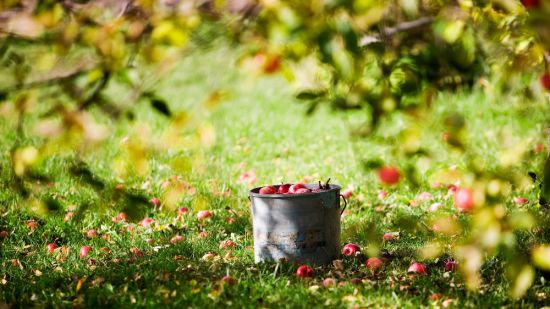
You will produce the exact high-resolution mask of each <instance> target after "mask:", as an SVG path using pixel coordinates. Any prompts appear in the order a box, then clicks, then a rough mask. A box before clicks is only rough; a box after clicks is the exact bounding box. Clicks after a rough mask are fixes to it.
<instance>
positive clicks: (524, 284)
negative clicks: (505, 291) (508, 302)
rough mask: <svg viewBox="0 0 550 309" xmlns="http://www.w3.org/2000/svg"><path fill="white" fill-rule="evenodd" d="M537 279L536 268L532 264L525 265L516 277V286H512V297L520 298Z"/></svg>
mask: <svg viewBox="0 0 550 309" xmlns="http://www.w3.org/2000/svg"><path fill="white" fill-rule="evenodd" d="M534 279H535V270H534V269H533V267H531V265H524V266H523V268H522V269H521V271H520V272H519V274H518V275H517V277H516V279H515V280H514V286H513V288H512V291H511V293H512V297H514V298H520V297H522V296H523V295H524V294H525V292H527V290H528V289H529V288H530V287H531V285H532V284H533V280H534Z"/></svg>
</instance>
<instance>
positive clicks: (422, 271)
mask: <svg viewBox="0 0 550 309" xmlns="http://www.w3.org/2000/svg"><path fill="white" fill-rule="evenodd" d="M407 272H408V273H414V274H419V275H426V274H428V271H427V268H426V265H425V264H424V263H419V262H414V263H412V264H411V266H409V269H407Z"/></svg>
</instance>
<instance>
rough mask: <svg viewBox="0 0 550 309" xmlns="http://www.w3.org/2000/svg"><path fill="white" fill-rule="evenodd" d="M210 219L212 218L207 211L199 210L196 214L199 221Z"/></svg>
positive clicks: (210, 213)
mask: <svg viewBox="0 0 550 309" xmlns="http://www.w3.org/2000/svg"><path fill="white" fill-rule="evenodd" d="M210 217H212V212H210V211H209V210H201V211H199V212H198V213H197V218H199V220H204V219H207V218H210Z"/></svg>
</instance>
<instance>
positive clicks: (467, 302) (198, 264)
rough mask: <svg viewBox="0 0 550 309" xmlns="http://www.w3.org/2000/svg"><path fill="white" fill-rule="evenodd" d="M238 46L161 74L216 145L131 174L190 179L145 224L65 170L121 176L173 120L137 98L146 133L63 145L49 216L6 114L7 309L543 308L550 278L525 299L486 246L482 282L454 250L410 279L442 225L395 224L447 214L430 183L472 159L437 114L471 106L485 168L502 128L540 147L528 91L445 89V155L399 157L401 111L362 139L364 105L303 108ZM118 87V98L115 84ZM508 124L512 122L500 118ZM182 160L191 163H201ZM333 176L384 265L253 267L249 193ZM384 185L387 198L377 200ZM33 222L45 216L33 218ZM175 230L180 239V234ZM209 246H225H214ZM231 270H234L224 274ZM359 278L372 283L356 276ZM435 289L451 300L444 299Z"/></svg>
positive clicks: (446, 202) (529, 164)
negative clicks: (390, 181) (381, 174)
mask: <svg viewBox="0 0 550 309" xmlns="http://www.w3.org/2000/svg"><path fill="white" fill-rule="evenodd" d="M236 58H237V54H236V52H235V51H234V50H232V49H230V48H226V47H220V48H216V49H213V50H210V51H208V52H201V53H194V54H192V55H191V56H189V57H188V58H186V59H185V61H183V62H182V63H180V64H178V66H177V67H176V69H174V70H172V71H171V72H170V73H169V74H168V75H167V76H165V78H164V79H163V80H162V82H160V83H158V84H157V85H156V89H157V91H158V93H159V94H160V95H161V96H163V97H164V98H166V99H167V101H168V102H169V104H170V106H171V108H172V109H173V110H175V111H193V114H192V115H193V116H192V120H191V122H193V123H194V122H197V123H198V126H199V127H201V128H203V130H205V131H204V132H207V133H205V134H206V137H205V138H206V139H208V137H211V134H210V133H208V132H211V131H210V129H209V128H211V127H213V128H214V129H215V130H214V132H215V143H213V144H212V145H210V146H209V147H206V146H205V147H201V148H195V149H193V150H185V149H182V150H173V149H172V150H170V149H168V150H160V151H155V152H152V153H149V154H148V156H149V163H148V167H147V169H148V170H149V173H147V175H146V176H140V175H139V172H140V171H139V170H138V171H136V173H135V175H130V176H129V177H126V178H125V181H124V187H125V188H127V189H129V190H135V191H141V192H144V193H145V194H146V196H147V197H148V198H150V197H158V198H160V199H161V201H164V200H165V199H166V198H167V197H166V194H165V193H166V192H165V191H166V190H165V189H163V188H162V184H163V183H164V182H165V181H167V180H169V181H170V183H171V185H178V184H179V185H181V186H183V187H184V188H185V190H184V191H185V192H184V193H183V194H180V195H178V197H177V206H178V207H187V208H189V210H190V211H189V212H188V213H187V214H184V215H183V216H180V217H178V216H177V213H176V210H175V209H168V207H165V206H164V205H163V206H162V207H161V208H162V209H161V210H158V209H155V208H154V207H153V206H150V207H149V208H147V209H146V210H144V211H143V213H142V214H141V215H142V217H145V216H146V217H149V218H151V219H152V220H153V221H152V222H153V223H152V224H151V225H150V226H148V227H142V226H140V225H139V220H137V221H131V222H126V221H123V222H113V221H112V218H113V217H116V216H117V214H118V213H119V211H120V210H121V209H124V207H128V205H121V204H120V203H119V202H117V200H115V199H112V200H109V199H105V198H99V197H98V194H97V192H96V191H95V190H94V189H93V188H91V187H90V186H86V185H83V184H82V183H81V182H79V181H78V180H77V179H75V177H74V176H71V175H70V173H68V166H67V165H66V164H65V163H64V162H67V159H69V161H71V158H72V159H74V158H75V157H77V156H78V157H80V158H81V159H82V160H83V161H85V162H87V163H88V165H89V167H90V169H91V170H92V171H93V172H94V174H95V175H96V176H97V177H99V178H101V179H103V180H104V181H105V183H107V184H109V185H115V184H117V183H120V182H121V179H120V176H117V174H116V173H115V172H114V171H115V170H116V169H115V168H114V166H115V165H116V162H117V160H118V159H119V158H120V157H121V156H122V155H124V153H123V150H121V148H124V147H122V146H119V145H123V144H124V143H135V144H136V145H149V144H154V143H155V142H156V140H157V138H159V136H161V132H164V131H165V130H167V129H168V124H167V121H166V120H165V118H163V116H162V115H160V114H158V113H156V112H154V111H152V110H151V109H150V107H149V106H148V105H146V104H141V105H139V106H137V107H136V109H135V114H136V119H137V120H139V122H140V123H142V124H147V126H148V129H147V130H145V129H143V128H141V129H140V130H141V131H139V132H142V133H140V134H130V133H129V132H130V129H131V128H134V129H135V126H134V125H133V124H132V123H130V122H128V121H125V120H124V121H121V122H120V123H118V124H117V125H116V127H115V130H114V131H113V132H109V133H108V134H109V137H108V139H107V141H106V142H105V143H104V144H102V145H101V146H100V147H90V149H89V151H86V152H81V153H79V154H75V153H73V152H71V151H70V150H68V151H67V152H65V153H64V154H63V155H58V156H56V157H54V158H50V159H47V160H45V161H44V162H42V163H41V164H40V166H38V167H37V169H38V170H39V171H40V172H41V173H42V174H44V175H47V176H48V177H50V178H51V179H52V184H51V185H50V186H48V187H47V188H46V189H35V190H37V191H36V194H38V195H43V196H48V195H49V196H50V197H51V198H52V199H53V200H55V201H57V202H59V203H60V204H61V205H62V206H63V209H61V210H60V211H58V212H56V213H54V214H53V215H49V216H45V217H40V216H37V215H35V214H33V213H32V212H30V211H28V207H25V204H24V203H23V202H22V201H21V200H20V198H19V197H17V196H16V195H15V194H14V193H13V191H12V186H11V184H12V180H11V179H10V178H9V172H8V171H9V156H10V148H11V147H12V145H13V143H14V141H15V133H14V125H15V123H14V121H13V120H12V119H7V118H5V117H3V116H1V115H0V117H2V118H0V134H1V140H2V141H3V142H2V143H1V144H0V176H1V182H0V209H2V212H1V214H0V230H4V231H7V232H8V234H7V236H5V237H3V238H0V307H2V304H3V303H4V304H7V305H8V306H9V305H12V306H13V307H31V306H32V307H42V306H46V307H49V306H60V307H70V306H89V307H99V306H113V307H121V306H130V305H139V306H145V307H156V306H164V305H166V306H173V307H182V306H184V307H188V306H189V307H199V308H206V307H219V306H229V307H238V308H241V307H246V308H248V307H254V308H255V307H268V308H269V307H277V308H278V307H308V308H311V307H312V306H322V305H325V306H331V307H333V306H334V307H348V306H351V307H354V306H358V307H395V308H404V307H411V308H412V307H420V306H425V307H430V306H451V307H475V308H478V307H490V308H495V307H501V306H505V307H519V306H522V307H523V306H524V307H537V308H538V307H541V306H543V305H544V304H545V303H547V302H548V300H546V295H548V294H549V293H550V287H549V286H548V284H547V283H546V281H545V279H544V278H543V276H542V274H539V273H538V274H537V276H536V278H535V282H534V285H533V286H532V287H531V288H530V289H529V291H528V292H527V294H526V296H525V297H524V298H522V299H518V300H513V299H511V298H510V297H509V296H508V290H509V283H508V281H507V279H506V273H505V271H504V269H505V265H502V263H501V261H500V260H499V259H498V258H490V259H489V261H488V262H487V263H486V264H485V265H484V266H483V268H482V279H483V282H482V284H481V287H480V288H479V289H478V290H476V291H468V290H467V289H466V288H465V286H464V283H463V280H462V277H461V274H460V273H459V272H447V273H445V272H444V270H443V258H440V259H425V260H422V261H423V262H425V263H426V264H427V266H428V275H427V276H417V277H411V276H409V275H407V273H406V270H407V268H408V266H409V265H410V264H411V263H412V261H414V260H419V258H418V256H417V255H416V249H418V248H420V247H421V246H422V245H423V244H425V243H426V242H427V241H429V240H430V239H431V238H434V233H433V232H431V231H429V230H428V229H425V228H424V229H418V228H414V229H409V228H406V227H405V226H404V225H403V224H402V222H401V221H400V218H402V217H403V216H405V217H407V218H408V219H409V221H411V220H412V221H413V222H415V224H416V225H419V226H421V225H422V224H426V222H427V219H428V218H429V217H430V216H431V211H430V207H432V206H433V204H434V203H440V204H441V205H440V206H439V210H438V211H440V212H444V213H449V214H453V213H456V211H455V210H454V208H453V204H452V198H451V197H450V196H449V195H448V194H447V189H446V188H433V187H432V186H431V184H432V183H433V182H434V179H435V178H434V177H435V175H436V174H437V172H438V171H440V170H448V169H449V168H451V169H457V170H460V169H461V168H462V167H464V166H465V165H464V164H465V161H464V160H465V156H464V154H462V153H458V152H455V151H452V150H450V149H449V148H448V147H447V146H445V143H444V141H443V140H442V138H441V135H442V133H443V128H442V127H441V122H442V119H443V117H445V115H446V114H447V113H448V112H449V111H458V112H461V113H463V114H464V115H465V116H466V123H467V128H468V130H467V134H468V136H467V137H468V141H469V147H470V148H469V152H468V154H469V155H477V156H478V157H479V158H481V161H480V164H482V165H483V166H485V167H488V168H490V167H491V166H493V165H494V162H495V161H496V160H498V159H499V158H501V157H502V153H501V152H499V149H500V148H499V147H501V146H502V144H501V139H499V137H501V136H506V137H507V138H508V140H509V142H510V143H511V144H516V145H517V144H521V145H523V146H524V147H530V148H531V147H533V145H535V144H536V143H540V142H542V141H541V140H538V136H539V135H540V134H539V132H540V131H541V130H543V129H544V128H543V126H542V125H541V124H543V123H544V120H546V119H547V116H546V115H548V107H547V106H546V105H545V104H543V103H542V102H541V103H530V104H526V103H525V102H524V100H523V99H522V97H521V96H514V95H509V94H508V95H506V96H504V95H499V96H495V95H487V94H485V93H484V91H483V89H482V88H476V89H475V90H474V91H473V92H471V93H470V92H465V91H464V92H463V91H458V92H456V93H453V94H441V95H439V96H438V97H437V98H436V101H435V102H434V104H436V106H437V108H435V109H434V113H436V114H437V115H436V117H434V120H433V121H434V122H433V123H418V125H417V126H418V128H419V129H422V130H421V132H423V133H422V135H421V136H420V141H421V144H422V147H425V148H427V149H429V150H430V152H432V153H433V154H435V155H434V156H433V157H431V159H430V161H429V162H425V161H423V160H417V159H416V158H415V157H411V158H407V159H400V158H395V157H394V156H393V155H392V152H391V149H390V147H389V145H391V144H392V142H393V141H392V138H391V137H392V136H393V134H394V133H395V132H397V131H399V130H401V129H402V128H403V121H402V120H403V119H404V118H403V117H408V116H406V115H398V116H396V117H395V119H392V121H388V122H387V123H385V124H384V125H383V132H380V134H379V135H378V137H377V138H373V139H369V140H365V139H360V138H356V137H354V136H353V135H350V132H352V131H353V129H354V128H357V127H358V126H359V125H360V123H361V121H362V120H363V119H362V117H363V114H362V112H353V113H346V114H343V113H338V112H334V111H331V110H330V109H329V108H328V107H323V108H321V109H320V110H319V111H317V112H316V113H314V114H313V115H312V116H311V117H305V116H304V115H305V110H306V109H307V106H306V105H303V104H301V103H299V102H297V101H296V100H295V99H294V98H293V91H292V90H291V88H290V87H288V85H287V83H286V81H284V80H283V79H282V78H281V77H280V76H270V77H264V78H261V79H259V80H254V79H251V78H248V77H246V76H245V74H244V73H243V72H240V71H239V70H237V68H235V66H234V63H235V61H236ZM213 90H218V91H220V93H223V94H224V95H223V97H224V98H223V99H222V101H221V103H220V104H219V105H217V106H216V107H214V108H211V109H203V108H200V106H202V103H203V102H204V101H205V100H206V99H207V97H208V95H209V94H210V93H211V92H212V91H213ZM111 93H112V95H113V96H116V95H117V89H116V87H114V88H113V89H112V91H111ZM121 100H123V98H121ZM36 108H38V109H40V108H42V107H40V106H37V107H36ZM100 121H102V122H108V121H110V120H108V119H103V118H101V119H100ZM34 124H35V123H34V120H33V119H29V120H28V121H27V122H26V123H25V129H26V130H31V129H32V128H33V126H34ZM504 125H506V128H502V127H503V126H504ZM426 129H427V130H426ZM143 132H148V133H143ZM23 143H24V144H35V145H37V144H38V143H40V141H39V140H31V139H28V140H25V141H24V142H23ZM113 145H114V146H113ZM544 158H545V154H544V153H534V152H529V155H528V159H527V160H526V162H525V169H526V171H525V172H526V173H527V172H528V171H530V170H538V169H540V166H541V164H542V162H543V161H544ZM372 159H382V160H384V161H385V162H388V163H390V164H393V165H396V166H400V167H405V166H407V165H412V164H418V165H422V166H424V165H425V166H426V167H425V168H424V169H423V171H424V174H422V175H419V179H420V183H421V184H420V186H419V187H412V186H410V185H409V184H407V183H406V182H403V183H401V184H400V185H398V186H396V187H393V188H382V186H381V185H380V184H379V182H378V181H377V177H376V175H375V174H374V173H373V172H368V171H366V170H364V169H363V167H362V166H363V164H362V162H364V161H365V160H372ZM178 160H179V161H183V162H184V164H183V165H184V167H181V166H180V167H178V166H175V165H174V164H173V162H174V161H177V162H179V161H178ZM138 161H139V160H138ZM185 162H192V163H193V164H192V165H191V166H192V167H189V166H187V165H186V164H185ZM251 170H252V171H254V174H255V177H256V181H255V182H254V183H253V184H249V183H246V182H244V183H243V182H240V181H239V178H240V176H241V174H242V173H245V172H248V171H251ZM173 176H178V177H173ZM328 177H331V178H332V181H331V182H332V183H336V184H340V185H342V186H343V187H344V188H346V187H352V188H353V196H352V197H351V199H350V205H349V208H348V209H349V211H347V212H346V213H345V215H344V216H343V217H342V242H343V243H347V242H354V243H357V244H359V245H360V246H361V247H363V248H364V250H363V251H364V252H365V253H367V252H373V251H374V249H376V248H375V246H376V245H377V244H380V246H381V247H380V249H381V250H380V253H381V255H382V256H383V257H384V258H385V265H384V267H383V269H382V270H381V271H380V272H378V273H372V272H371V271H370V270H368V269H367V268H366V267H365V264H364V262H365V260H366V257H365V256H360V257H357V258H343V259H342V260H343V268H336V267H334V266H333V265H329V266H326V267H318V268H316V269H315V270H316V275H315V277H314V278H313V279H311V280H301V279H298V278H296V276H295V271H296V268H297V266H296V265H292V264H281V265H279V266H276V265H271V264H258V265H257V264H254V259H253V247H252V246H253V240H252V225H251V219H250V211H249V202H248V199H247V192H248V190H249V189H250V188H251V187H256V186H260V185H264V184H270V183H279V182H281V181H286V182H297V181H299V180H301V179H303V178H309V179H310V181H311V182H316V181H317V180H326V179H327V178H328ZM33 188H34V187H33ZM382 189H384V190H386V191H387V193H388V195H387V197H385V198H383V199H380V198H379V197H378V194H379V191H380V190H382ZM40 190H41V191H40ZM115 191H116V190H115ZM424 191H426V192H429V193H430V194H431V195H432V197H431V198H430V199H429V200H427V201H418V199H417V196H418V195H419V194H420V193H421V192H424ZM518 194H520V193H516V192H512V193H511V197H510V202H509V204H507V205H505V208H506V210H507V211H508V212H510V213H512V212H516V211H522V210H526V209H531V210H534V211H537V207H538V206H537V203H536V200H537V198H536V192H535V191H534V190H533V191H532V192H526V193H525V192H524V193H521V194H522V196H524V197H526V198H528V199H529V201H530V202H529V203H528V204H526V205H523V206H516V205H514V203H513V202H512V197H515V196H518ZM410 201H416V202H413V203H411V202H410ZM411 204H412V205H414V206H411ZM83 205H90V209H89V210H88V211H87V212H86V215H85V216H84V217H83V218H82V219H81V220H77V218H71V219H69V220H67V221H65V220H64V217H65V215H66V213H67V212H68V211H71V210H72V211H74V212H78V209H79V207H84V206H83ZM73 208H74V210H73ZM202 209H208V210H211V211H212V212H213V216H212V217H211V218H209V219H206V220H202V221H200V220H198V219H197V216H196V214H197V212H198V211H199V210H202ZM465 216H466V215H459V218H458V220H459V221H461V220H467V218H466V217H465ZM142 217H140V218H142ZM33 220H34V221H33ZM29 221H32V222H34V225H35V226H34V228H33V229H31V228H30V227H29V223H28V222H29ZM30 225H32V224H30ZM90 229H95V230H96V231H97V234H98V236H97V237H92V238H89V237H87V236H86V234H87V231H89V230H90ZM201 232H202V233H201ZM204 232H205V233H204ZM389 232H399V237H397V238H395V239H393V240H391V241H386V242H379V241H377V240H379V239H381V236H382V235H383V234H384V233H389ZM546 234H548V233H546ZM175 235H181V236H182V237H183V240H182V241H179V242H176V243H175V244H174V243H172V242H171V241H170V240H171V239H172V238H173V237H174V236H175ZM547 236H548V235H545V234H543V235H538V236H535V235H534V234H533V233H531V232H530V231H526V232H525V233H524V234H521V235H518V239H520V240H521V241H524V242H525V243H528V242H533V241H544V240H547V239H545V237H547ZM228 239H230V240H232V241H234V243H235V246H233V247H231V248H220V242H221V241H224V240H228ZM447 241H448V244H451V243H453V241H454V239H452V237H449V239H448V240H447ZM52 242H54V243H56V245H57V247H59V248H58V249H56V250H55V251H54V252H53V253H47V247H46V246H47V244H49V243H52ZM85 245H87V246H91V248H92V249H91V251H90V253H89V255H88V257H87V258H84V259H81V258H79V250H80V248H81V247H82V246H85ZM449 249H450V248H448V247H445V250H444V251H445V252H446V253H447V254H448V253H449V252H450V250H449ZM209 252H211V253H215V256H214V257H212V258H203V257H204V256H205V254H206V253H209ZM89 258H90V259H89ZM225 275H231V276H232V277H234V278H235V279H236V282H235V283H234V284H225V283H223V282H222V281H221V278H222V277H224V276H225ZM328 277H331V278H334V279H336V281H337V285H336V286H335V287H329V288H324V287H322V284H321V282H322V280H323V278H328ZM353 278H360V279H362V281H361V283H359V284H353V283H351V279H353ZM436 293H440V294H441V296H440V297H439V298H437V297H436V296H433V294H436Z"/></svg>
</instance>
